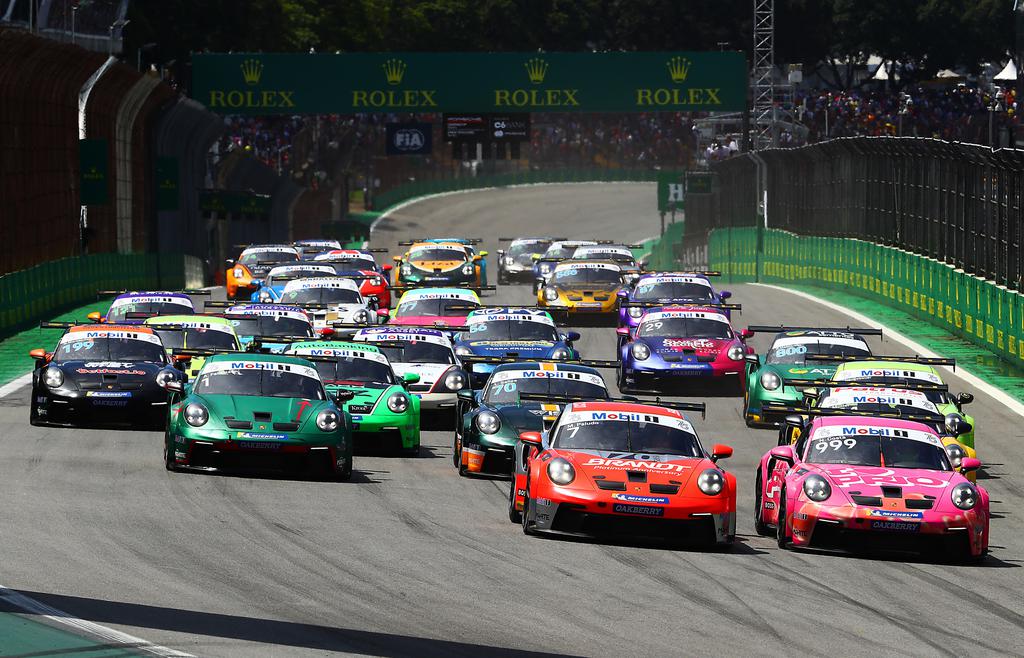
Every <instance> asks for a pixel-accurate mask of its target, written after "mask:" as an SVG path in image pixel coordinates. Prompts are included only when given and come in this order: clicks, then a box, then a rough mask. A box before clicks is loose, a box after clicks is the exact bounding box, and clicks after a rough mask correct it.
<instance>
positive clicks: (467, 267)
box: [462, 263, 474, 276]
mask: <svg viewBox="0 0 1024 658" xmlns="http://www.w3.org/2000/svg"><path fill="white" fill-rule="evenodd" d="M473 272H474V268H473V265H472V264H469V263H467V264H466V265H463V266H462V273H463V274H465V275H466V276H469V275H470V274H472V273H473Z"/></svg>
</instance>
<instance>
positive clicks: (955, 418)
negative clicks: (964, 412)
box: [945, 414, 965, 436]
mask: <svg viewBox="0 0 1024 658" xmlns="http://www.w3.org/2000/svg"><path fill="white" fill-rule="evenodd" d="M962 422H965V421H964V417H963V416H961V415H960V414H946V422H945V428H946V431H947V432H949V433H950V434H952V435H953V436H956V434H957V432H956V430H957V425H959V424H960V423H962Z"/></svg>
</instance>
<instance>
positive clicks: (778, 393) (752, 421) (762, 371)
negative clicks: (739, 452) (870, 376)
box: [743, 325, 882, 428]
mask: <svg viewBox="0 0 1024 658" xmlns="http://www.w3.org/2000/svg"><path fill="white" fill-rule="evenodd" d="M747 329H748V330H749V331H752V332H755V333H774V334H775V338H774V339H772V345H771V347H769V348H768V350H766V351H765V353H764V354H760V355H758V354H748V355H747V364H746V384H747V385H746V386H745V387H744V389H743V417H744V419H745V420H746V422H747V426H748V427H763V428H775V427H781V426H782V424H783V421H784V420H785V418H784V417H783V416H779V415H777V414H776V415H773V414H771V413H764V412H763V411H762V407H763V406H764V405H765V404H768V403H770V404H783V405H786V404H799V403H800V402H801V401H802V400H803V395H802V394H801V392H800V390H799V389H797V388H794V387H792V386H783V381H784V380H807V381H811V380H816V379H828V378H829V377H831V376H832V373H834V372H835V371H836V365H837V364H836V363H828V362H825V361H816V360H814V359H813V357H814V355H819V354H824V355H838V356H847V355H848V356H850V357H870V356H871V348H870V347H869V346H868V344H867V341H866V340H865V339H864V337H865V336H881V335H882V331H881V330H880V329H851V328H849V327H847V328H845V329H827V328H814V327H781V326H775V327H769V326H758V325H752V326H750V327H748V328H747ZM809 357H811V358H809Z"/></svg>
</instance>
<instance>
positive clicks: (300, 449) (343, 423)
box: [164, 354, 352, 480]
mask: <svg viewBox="0 0 1024 658" xmlns="http://www.w3.org/2000/svg"><path fill="white" fill-rule="evenodd" d="M164 387H165V388H166V389H167V390H168V392H170V394H171V400H170V413H169V417H168V421H167V430H166V433H165V435H164V461H165V464H166V466H167V469H168V470H172V471H173V470H178V469H185V468H188V469H196V470H206V471H220V470H225V469H236V468H241V469H259V470H263V469H271V468H272V469H282V468H287V469H297V470H300V471H303V472H318V473H320V474H326V475H328V476H330V477H333V478H335V479H338V480H348V479H349V478H350V477H351V476H352V423H351V421H350V420H349V418H348V414H346V413H345V411H344V410H343V409H342V408H341V404H340V403H341V402H344V401H346V400H348V399H349V398H350V396H351V394H349V393H340V394H336V395H334V396H332V395H329V394H328V392H327V390H326V389H325V388H324V384H323V381H322V380H321V379H320V375H319V373H318V372H317V369H316V368H315V367H314V366H313V364H311V363H310V362H309V361H307V360H305V359H300V358H296V357H294V356H283V355H279V354H216V355H214V356H211V357H209V358H207V359H206V363H205V364H203V368H202V370H200V371H199V376H198V377H197V378H196V379H195V381H194V382H189V383H187V384H181V383H180V382H176V381H175V382H169V383H167V384H165V386H164Z"/></svg>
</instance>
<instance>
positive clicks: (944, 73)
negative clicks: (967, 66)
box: [935, 69, 964, 79]
mask: <svg viewBox="0 0 1024 658" xmlns="http://www.w3.org/2000/svg"><path fill="white" fill-rule="evenodd" d="M935 77H936V78H943V79H948V78H962V77H964V76H962V75H960V74H959V73H957V72H956V71H952V70H950V69H942V70H941V71H939V72H938V73H936V74H935Z"/></svg>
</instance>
